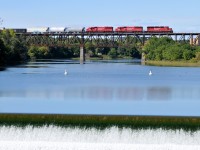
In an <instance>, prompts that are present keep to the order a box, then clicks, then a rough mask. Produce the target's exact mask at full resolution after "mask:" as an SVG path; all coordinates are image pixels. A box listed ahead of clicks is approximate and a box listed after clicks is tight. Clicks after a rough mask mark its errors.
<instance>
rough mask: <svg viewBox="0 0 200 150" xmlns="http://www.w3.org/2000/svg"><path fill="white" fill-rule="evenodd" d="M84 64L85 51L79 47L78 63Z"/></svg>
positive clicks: (82, 47)
mask: <svg viewBox="0 0 200 150" xmlns="http://www.w3.org/2000/svg"><path fill="white" fill-rule="evenodd" d="M84 62H85V50H84V46H83V45H81V46H80V63H81V64H83V63H84Z"/></svg>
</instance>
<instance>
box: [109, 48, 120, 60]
mask: <svg viewBox="0 0 200 150" xmlns="http://www.w3.org/2000/svg"><path fill="white" fill-rule="evenodd" d="M117 55H118V54H117V50H116V49H115V48H111V50H110V51H109V52H108V56H109V57H110V58H117Z"/></svg>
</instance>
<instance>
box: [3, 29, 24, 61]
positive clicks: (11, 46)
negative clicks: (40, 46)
mask: <svg viewBox="0 0 200 150" xmlns="http://www.w3.org/2000/svg"><path fill="white" fill-rule="evenodd" d="M0 41H1V43H0V44H1V51H2V54H1V56H0V57H1V62H3V63H1V64H3V65H6V64H7V65H8V64H17V63H19V62H21V61H25V60H26V59H27V47H26V45H25V43H24V42H22V41H20V40H19V39H18V38H17V37H16V36H15V33H14V31H13V30H3V31H2V32H1V34H0Z"/></svg>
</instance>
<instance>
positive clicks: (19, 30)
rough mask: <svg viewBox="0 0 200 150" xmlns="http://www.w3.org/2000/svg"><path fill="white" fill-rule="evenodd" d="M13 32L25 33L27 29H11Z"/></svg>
mask: <svg viewBox="0 0 200 150" xmlns="http://www.w3.org/2000/svg"><path fill="white" fill-rule="evenodd" d="M12 30H13V31H14V32H15V33H26V32H27V29H25V28H24V29H21V28H20V29H12Z"/></svg>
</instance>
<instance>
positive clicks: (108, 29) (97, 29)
mask: <svg viewBox="0 0 200 150" xmlns="http://www.w3.org/2000/svg"><path fill="white" fill-rule="evenodd" d="M86 32H113V27H109V26H106V27H89V28H87V30H86Z"/></svg>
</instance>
